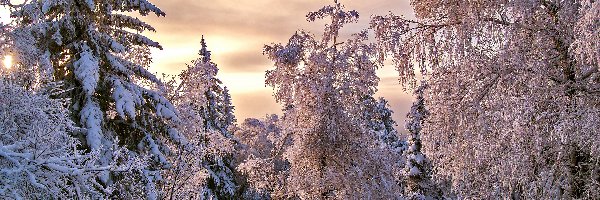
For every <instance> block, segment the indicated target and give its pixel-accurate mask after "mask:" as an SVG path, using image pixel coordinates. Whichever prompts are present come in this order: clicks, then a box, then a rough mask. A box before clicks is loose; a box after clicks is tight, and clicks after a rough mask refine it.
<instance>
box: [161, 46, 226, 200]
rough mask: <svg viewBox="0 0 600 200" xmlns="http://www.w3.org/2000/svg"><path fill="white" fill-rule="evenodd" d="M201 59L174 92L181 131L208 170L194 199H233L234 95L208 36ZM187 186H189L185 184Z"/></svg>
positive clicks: (189, 67)
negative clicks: (222, 75)
mask: <svg viewBox="0 0 600 200" xmlns="http://www.w3.org/2000/svg"><path fill="white" fill-rule="evenodd" d="M200 44H201V48H200V51H199V52H198V55H199V57H198V58H197V59H196V60H194V61H192V64H191V65H188V68H187V69H186V70H184V71H183V72H182V73H181V74H180V75H179V77H180V79H181V82H180V83H179V85H178V86H177V89H176V90H175V91H174V92H173V93H174V96H173V98H172V99H173V102H174V103H175V105H176V106H177V108H178V110H179V111H180V115H181V119H182V124H181V126H180V130H181V131H182V133H183V134H184V135H185V136H186V137H187V138H190V140H191V141H195V143H194V144H193V145H195V146H194V147H193V148H194V149H193V151H198V152H193V153H192V154H193V155H196V156H195V157H198V158H191V159H199V160H198V162H199V165H198V166H191V167H192V168H198V167H200V168H202V169H203V170H206V171H207V173H208V174H207V178H206V180H204V181H205V182H204V184H203V185H201V186H200V187H202V188H196V189H197V190H198V191H199V194H198V195H197V196H193V195H191V196H193V197H194V198H204V199H211V198H218V199H232V198H234V196H235V193H236V190H237V184H236V183H235V179H234V174H233V172H234V171H233V169H234V166H233V164H232V162H233V157H232V155H233V149H231V148H230V147H232V144H233V142H234V141H233V138H232V137H233V134H232V133H230V130H229V129H230V126H232V125H233V123H234V122H235V117H234V115H233V109H234V108H233V106H232V105H231V96H230V94H229V91H228V90H227V88H226V87H223V86H222V85H223V84H222V82H221V80H219V79H218V78H217V77H216V76H217V73H218V71H219V69H218V68H217V65H216V64H215V63H213V62H212V60H211V52H210V51H209V50H208V49H207V45H206V41H205V40H204V36H203V37H202V40H201V42H200ZM181 184H186V183H181Z"/></svg>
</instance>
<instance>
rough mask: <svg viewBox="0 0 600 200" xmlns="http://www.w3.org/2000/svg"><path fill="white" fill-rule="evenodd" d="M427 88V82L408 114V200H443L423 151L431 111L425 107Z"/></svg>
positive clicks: (419, 90) (417, 90) (416, 94)
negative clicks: (423, 126) (422, 135)
mask: <svg viewBox="0 0 600 200" xmlns="http://www.w3.org/2000/svg"><path fill="white" fill-rule="evenodd" d="M426 88H427V83H425V81H422V82H421V85H419V87H418V88H417V89H416V90H415V96H416V99H415V102H413V105H412V107H411V110H410V112H409V113H408V114H407V116H406V118H407V120H408V121H407V122H406V129H407V130H408V132H409V141H408V142H409V145H410V147H409V148H408V150H407V151H405V152H404V155H405V157H406V166H405V171H406V190H405V195H406V197H407V198H408V199H441V194H440V193H439V191H438V190H437V189H436V187H435V185H434V182H433V181H432V180H431V170H432V167H431V163H430V162H429V159H427V157H426V156H425V155H424V154H423V152H422V151H421V147H422V144H421V129H422V124H423V122H425V118H427V116H428V115H429V111H427V108H426V107H425V98H424V97H423V92H424V91H425V89H426Z"/></svg>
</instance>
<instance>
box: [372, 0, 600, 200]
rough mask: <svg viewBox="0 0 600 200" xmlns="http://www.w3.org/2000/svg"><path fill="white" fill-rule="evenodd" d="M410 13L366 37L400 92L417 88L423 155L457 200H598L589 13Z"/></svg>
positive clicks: (575, 9) (586, 9)
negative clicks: (423, 115) (422, 90)
mask: <svg viewBox="0 0 600 200" xmlns="http://www.w3.org/2000/svg"><path fill="white" fill-rule="evenodd" d="M411 5H412V7H413V9H414V10H415V14H416V20H411V19H407V18H404V17H401V16H397V15H394V14H390V15H387V16H376V17H374V18H373V19H372V28H373V30H375V32H376V38H377V40H378V44H379V47H380V48H382V49H385V50H386V51H387V52H388V56H390V57H391V58H392V60H393V61H394V63H395V66H396V69H397V70H398V72H399V75H400V79H401V82H402V83H403V84H404V86H405V87H413V86H414V83H415V81H414V80H415V73H414V72H415V71H420V72H421V73H422V74H424V75H425V77H426V78H427V79H428V82H429V84H430V88H431V89H430V90H429V92H427V93H426V98H427V101H428V102H429V103H430V105H431V107H430V108H429V110H430V113H431V115H430V116H429V120H428V121H427V122H426V123H425V124H424V126H423V132H424V134H423V137H422V139H423V148H424V149H425V150H426V152H428V156H429V158H431V160H432V163H433V165H434V166H435V168H436V169H437V170H435V171H436V172H437V173H438V175H440V176H448V177H450V178H451V179H452V181H453V189H454V190H455V191H456V192H457V194H458V195H459V197H460V198H501V197H504V198H532V199H553V198H593V197H597V196H598V195H600V194H598V191H599V189H598V182H599V179H598V170H599V169H600V166H599V165H598V160H599V158H600V154H599V152H600V151H599V150H600V148H599V147H600V145H599V144H600V143H598V141H597V139H596V138H598V137H599V132H598V129H597V128H593V127H597V126H598V124H599V120H598V117H597V113H598V112H599V109H600V108H599V107H598V105H599V104H598V100H599V99H598V88H599V86H600V82H599V81H600V79H598V77H600V76H599V74H598V67H599V62H598V61H599V58H600V56H599V55H600V54H599V51H598V49H600V48H599V45H598V44H599V42H598V41H600V40H598V37H599V34H598V30H599V28H598V27H599V26H598V20H599V18H600V15H599V11H600V2H598V1H587V0H584V1H579V0H572V1H555V0H540V1H477V2H474V1H437V0H413V1H411Z"/></svg>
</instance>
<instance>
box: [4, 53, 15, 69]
mask: <svg viewBox="0 0 600 200" xmlns="http://www.w3.org/2000/svg"><path fill="white" fill-rule="evenodd" d="M12 63H13V58H12V56H9V55H7V56H4V59H3V60H2V65H3V66H4V68H7V69H10V68H11V67H12Z"/></svg>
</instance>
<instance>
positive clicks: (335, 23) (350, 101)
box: [264, 2, 399, 199]
mask: <svg viewBox="0 0 600 200" xmlns="http://www.w3.org/2000/svg"><path fill="white" fill-rule="evenodd" d="M358 17H359V15H358V12H356V11H354V10H351V11H346V10H344V7H343V6H342V5H341V4H340V3H337V2H335V3H334V4H333V5H329V6H325V7H323V8H321V9H320V10H318V11H316V12H310V13H309V14H308V15H307V20H308V21H316V20H317V19H329V20H330V22H329V23H328V24H327V25H326V26H325V30H324V32H323V35H322V37H321V38H316V37H315V36H313V35H312V34H310V33H308V32H304V31H298V32H296V33H295V34H294V35H293V36H292V37H291V38H290V39H289V41H288V43H287V44H272V45H267V46H265V48H264V53H265V54H266V55H267V56H268V58H269V59H270V60H272V61H273V62H274V63H275V64H274V67H275V69H273V70H269V71H267V75H266V77H267V80H266V84H267V85H269V86H272V87H274V88H275V89H276V92H275V98H276V100H277V102H279V103H280V104H282V106H283V107H285V108H287V115H289V118H287V117H286V123H285V124H287V126H288V127H287V128H284V129H287V130H289V131H292V132H293V133H292V134H293V145H292V147H290V149H289V150H288V151H287V152H286V153H285V157H286V158H287V160H288V161H289V162H290V165H291V168H290V174H289V177H288V180H287V183H288V191H289V192H290V193H293V194H295V195H297V196H298V197H300V198H302V199H325V198H339V199H343V198H350V197H352V198H375V197H377V198H393V197H395V195H397V194H398V193H397V192H398V191H399V187H398V185H397V184H396V183H395V182H394V181H395V180H394V178H393V177H392V175H391V172H390V171H391V170H389V169H388V168H389V162H387V161H386V160H385V159H386V157H385V156H383V154H379V153H376V152H377V151H378V149H376V148H374V146H376V144H375V141H376V140H377V138H376V136H375V134H374V133H373V132H371V130H369V129H368V128H367V127H368V126H367V120H364V118H363V114H362V112H361V111H362V110H363V109H362V106H364V105H363V104H362V100H363V99H364V97H365V96H372V95H373V94H374V93H375V91H376V87H377V83H378V81H379V79H378V78H377V76H376V75H375V70H376V69H377V68H379V67H381V66H382V65H383V64H382V63H381V62H379V61H378V60H377V59H375V57H376V54H377V52H378V51H377V50H376V46H375V45H374V44H371V43H368V42H367V40H368V34H367V31H361V32H359V33H357V34H353V35H352V36H351V37H350V38H349V39H347V40H345V41H343V42H342V41H341V39H340V30H341V28H342V27H343V26H345V25H346V24H349V23H354V22H356V21H357V20H358Z"/></svg>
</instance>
